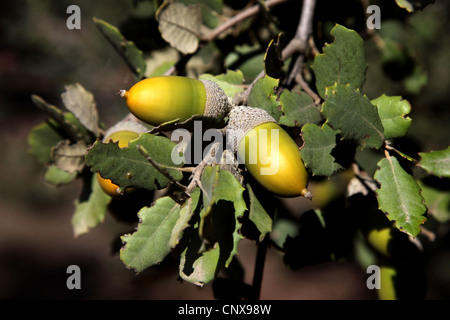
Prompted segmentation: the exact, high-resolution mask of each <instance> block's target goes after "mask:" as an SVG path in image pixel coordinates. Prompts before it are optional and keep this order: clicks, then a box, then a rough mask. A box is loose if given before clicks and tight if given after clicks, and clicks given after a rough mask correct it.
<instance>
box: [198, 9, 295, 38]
mask: <svg viewBox="0 0 450 320" xmlns="http://www.w3.org/2000/svg"><path fill="white" fill-rule="evenodd" d="M286 1H288V0H269V1H267V2H265V3H264V5H265V6H266V7H267V8H270V7H274V6H276V5H278V4H280V3H283V2H286ZM260 10H261V6H260V5H259V4H256V5H254V6H253V7H250V8H248V9H246V10H244V11H242V12H240V13H239V14H237V15H235V16H234V17H233V18H231V19H229V20H227V21H226V22H225V23H223V24H221V25H220V26H218V27H217V28H216V29H214V30H213V31H211V32H210V33H209V34H208V35H207V36H206V37H205V38H204V40H205V41H207V42H209V41H212V40H214V39H215V38H217V37H218V36H219V35H220V34H221V33H222V32H224V31H225V30H227V29H229V28H231V27H233V26H235V25H236V24H238V23H239V22H241V21H243V20H245V19H247V18H249V17H251V16H253V15H256V14H258V13H259V11H260Z"/></svg>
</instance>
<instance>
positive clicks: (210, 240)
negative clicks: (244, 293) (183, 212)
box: [180, 166, 247, 286]
mask: <svg viewBox="0 0 450 320" xmlns="http://www.w3.org/2000/svg"><path fill="white" fill-rule="evenodd" d="M201 182H202V191H203V204H204V208H203V211H202V212H201V213H200V219H201V220H203V221H200V222H199V223H197V224H196V225H195V226H194V227H193V228H192V229H191V230H190V237H189V239H188V241H187V246H186V249H185V250H184V251H183V253H182V254H181V261H180V276H181V277H182V278H183V279H184V280H186V281H189V282H191V283H194V284H196V285H199V286H202V285H203V284H205V283H208V282H210V281H211V280H213V279H214V277H215V276H216V275H217V273H218V272H219V271H220V270H221V269H222V268H223V267H228V266H229V264H230V263H231V261H232V259H233V257H234V256H235V255H236V254H237V247H238V244H239V242H240V240H241V239H242V238H243V237H242V235H241V234H240V233H239V229H240V226H241V223H240V221H239V219H240V218H241V217H242V216H243V214H244V212H245V210H246V209H247V207H246V204H245V200H244V198H243V191H244V188H243V187H242V186H241V185H240V183H239V181H238V180H236V178H235V177H234V176H233V175H232V174H231V173H229V172H228V171H225V170H219V167H218V166H214V167H206V168H205V170H204V172H203V174H202V178H201ZM200 228H203V230H201V229H200ZM205 241H206V243H205Z"/></svg>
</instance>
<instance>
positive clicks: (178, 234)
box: [169, 187, 200, 248]
mask: <svg viewBox="0 0 450 320" xmlns="http://www.w3.org/2000/svg"><path fill="white" fill-rule="evenodd" d="M199 199H200V188H198V187H197V188H195V189H194V191H193V192H192V193H191V194H190V197H189V199H187V200H186V202H185V203H184V205H183V206H182V207H181V210H180V216H179V218H178V220H177V222H176V223H175V226H174V227H173V229H172V234H171V236H170V240H169V245H170V247H171V248H175V247H176V246H177V245H178V244H179V243H180V240H181V238H182V236H183V231H184V230H185V229H186V228H188V227H189V223H190V221H191V219H192V217H193V215H194V214H195V210H196V208H197V206H198V203H199Z"/></svg>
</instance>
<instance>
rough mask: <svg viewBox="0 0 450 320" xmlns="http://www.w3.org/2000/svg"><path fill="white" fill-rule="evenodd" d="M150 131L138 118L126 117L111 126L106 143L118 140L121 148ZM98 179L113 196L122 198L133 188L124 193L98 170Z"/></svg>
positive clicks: (103, 188) (106, 135)
mask: <svg viewBox="0 0 450 320" xmlns="http://www.w3.org/2000/svg"><path fill="white" fill-rule="evenodd" d="M146 131H148V128H147V127H146V126H145V125H144V124H142V123H140V122H139V120H137V119H132V118H131V119H130V118H126V119H125V120H123V121H120V122H118V123H117V124H116V125H114V126H113V127H111V128H110V129H109V130H108V131H107V132H106V133H105V137H104V138H103V142H104V143H108V142H117V144H118V146H119V148H126V147H128V145H129V143H130V141H132V140H135V139H137V138H138V137H139V135H140V134H141V133H144V132H146ZM97 181H98V183H99V185H100V187H101V188H102V190H103V191H104V192H105V193H106V194H108V195H109V196H111V197H113V198H121V197H122V196H124V195H125V194H128V193H130V192H132V191H133V190H134V189H133V188H127V189H125V191H124V192H123V193H122V192H121V191H120V187H119V186H118V185H116V184H114V183H113V182H112V181H111V180H110V179H106V178H103V177H102V176H101V175H100V173H98V172H97Z"/></svg>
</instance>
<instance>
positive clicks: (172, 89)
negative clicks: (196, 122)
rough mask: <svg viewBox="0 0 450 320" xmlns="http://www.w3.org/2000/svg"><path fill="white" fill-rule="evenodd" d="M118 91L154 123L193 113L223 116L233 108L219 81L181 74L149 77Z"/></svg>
mask: <svg viewBox="0 0 450 320" xmlns="http://www.w3.org/2000/svg"><path fill="white" fill-rule="evenodd" d="M119 94H120V96H122V97H123V98H124V99H125V100H126V104H127V106H128V109H129V110H130V112H131V113H132V114H133V115H135V116H136V117H137V118H138V119H140V120H142V121H144V122H146V123H148V124H150V125H153V126H158V125H160V124H162V123H165V122H168V121H172V120H175V119H179V120H180V121H184V120H187V119H189V118H190V117H192V116H193V115H205V116H210V117H224V116H225V115H226V114H227V113H228V112H229V111H230V109H231V102H230V99H229V98H228V97H227V96H226V95H225V93H224V91H223V90H222V89H221V88H220V87H219V86H218V85H217V84H216V83H214V82H212V81H209V80H197V79H192V78H187V77H180V76H160V77H153V78H147V79H144V80H141V81H139V82H137V83H136V84H135V85H133V86H132V87H131V88H130V89H129V90H128V91H126V90H120V91H119Z"/></svg>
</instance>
